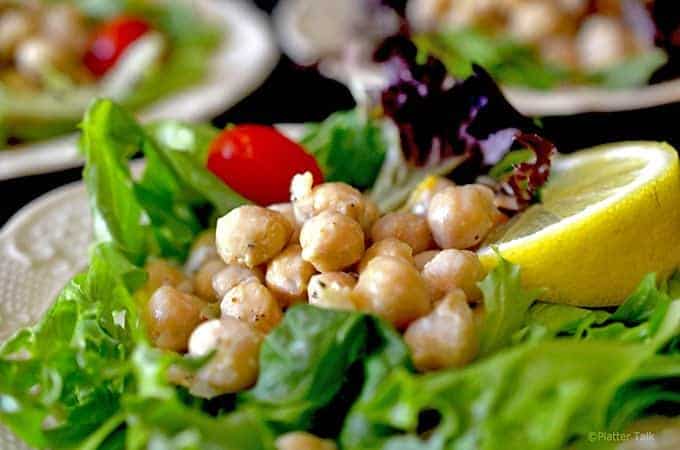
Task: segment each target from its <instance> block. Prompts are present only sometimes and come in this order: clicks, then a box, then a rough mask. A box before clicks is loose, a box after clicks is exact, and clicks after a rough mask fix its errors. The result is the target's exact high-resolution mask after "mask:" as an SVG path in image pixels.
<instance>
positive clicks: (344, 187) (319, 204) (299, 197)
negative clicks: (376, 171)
mask: <svg viewBox="0 0 680 450" xmlns="http://www.w3.org/2000/svg"><path fill="white" fill-rule="evenodd" d="M312 183H313V178H312V175H311V174H310V173H309V172H305V173H304V174H302V175H296V176H295V177H293V181H292V182H291V199H292V203H293V208H294V211H295V217H296V218H297V221H298V222H300V223H304V222H306V221H307V220H309V219H311V218H312V217H314V216H316V215H318V214H320V213H322V212H324V211H335V212H337V213H340V214H342V215H345V216H347V217H350V218H352V219H354V220H357V221H360V220H361V219H362V218H363V216H364V209H365V204H364V201H365V199H364V196H363V195H362V194H361V192H359V191H358V190H356V189H355V188H353V187H352V186H350V185H349V184H345V183H324V184H320V185H319V186H316V187H315V188H312Z"/></svg>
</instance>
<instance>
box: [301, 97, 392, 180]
mask: <svg viewBox="0 0 680 450" xmlns="http://www.w3.org/2000/svg"><path fill="white" fill-rule="evenodd" d="M300 144H302V145H303V146H304V147H305V149H306V150H307V151H308V152H309V153H311V154H312V155H314V157H315V158H316V160H317V162H318V163H319V165H320V166H321V170H322V171H323V173H324V178H325V180H326V181H344V182H346V183H349V184H351V185H353V186H356V187H358V188H360V189H367V188H370V187H371V186H373V184H374V183H375V180H376V178H377V177H378V173H379V172H380V168H381V167H382V165H383V162H384V160H385V155H386V153H387V150H386V147H387V143H386V142H385V138H384V137H383V133H382V124H381V122H380V121H379V120H377V119H373V118H371V117H368V116H367V115H366V114H364V113H363V111H361V110H359V109H355V110H352V111H345V112H337V113H335V114H333V115H331V116H330V117H328V118H327V119H326V120H325V121H323V122H322V123H318V124H311V125H308V126H307V131H306V133H305V135H304V136H303V137H302V139H300Z"/></svg>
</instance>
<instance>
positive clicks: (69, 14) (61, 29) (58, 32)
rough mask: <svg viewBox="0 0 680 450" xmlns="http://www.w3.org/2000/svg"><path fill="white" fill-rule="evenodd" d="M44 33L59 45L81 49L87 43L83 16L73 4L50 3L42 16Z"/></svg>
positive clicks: (74, 49)
mask: <svg viewBox="0 0 680 450" xmlns="http://www.w3.org/2000/svg"><path fill="white" fill-rule="evenodd" d="M41 25H42V30H41V31H42V33H43V34H44V35H45V36H46V37H47V38H49V39H50V40H53V41H54V42H55V43H56V44H57V45H60V46H62V47H66V48H68V49H69V50H72V51H80V50H81V49H83V48H84V47H85V45H86V43H87V34H86V33H85V24H84V21H83V17H82V15H81V14H80V12H79V11H78V9H77V8H75V7H74V6H73V5H68V4H55V5H50V6H49V7H48V8H47V11H45V13H44V14H43V17H42V24H41Z"/></svg>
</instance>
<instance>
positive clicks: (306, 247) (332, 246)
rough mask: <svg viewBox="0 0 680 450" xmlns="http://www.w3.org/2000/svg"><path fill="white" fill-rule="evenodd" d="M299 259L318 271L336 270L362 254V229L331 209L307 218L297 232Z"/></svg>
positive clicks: (356, 259)
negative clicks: (299, 246) (300, 246)
mask: <svg viewBox="0 0 680 450" xmlns="http://www.w3.org/2000/svg"><path fill="white" fill-rule="evenodd" d="M300 244H301V245H302V259H304V260H305V261H308V262H310V263H311V264H312V265H313V266H314V267H315V268H316V270H318V271H319V272H336V271H339V270H342V269H344V268H346V267H349V266H351V265H352V264H354V263H356V262H358V261H359V260H360V259H361V256H362V255H363V254H364V232H363V231H362V230H361V226H360V225H359V223H357V222H356V221H355V220H353V219H351V218H349V217H347V216H345V215H343V214H340V213H337V212H333V211H324V212H322V213H321V214H319V215H317V216H314V217H313V218H311V219H309V220H308V221H307V222H305V224H304V225H303V226H302V231H301V232H300Z"/></svg>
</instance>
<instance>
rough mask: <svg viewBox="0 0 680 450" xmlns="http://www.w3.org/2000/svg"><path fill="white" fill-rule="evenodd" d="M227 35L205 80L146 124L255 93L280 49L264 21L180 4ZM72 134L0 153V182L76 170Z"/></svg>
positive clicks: (157, 108) (246, 7) (248, 8)
mask: <svg viewBox="0 0 680 450" xmlns="http://www.w3.org/2000/svg"><path fill="white" fill-rule="evenodd" d="M183 1H186V2H190V3H191V4H192V7H195V8H196V9H197V11H198V13H199V14H200V15H202V16H204V17H206V19H208V20H210V21H211V22H213V23H215V24H216V25H217V26H221V27H223V29H224V30H225V31H226V32H225V36H224V40H223V42H222V44H221V46H220V47H219V48H218V49H217V50H216V52H215V55H214V57H213V61H212V66H211V68H210V69H209V70H208V74H209V75H208V77H207V79H206V80H204V81H203V82H202V83H201V84H198V85H195V86H192V87H190V88H188V89H185V90H183V91H181V92H178V93H176V94H173V95H171V96H169V97H165V98H163V99H161V100H159V101H157V102H155V103H154V104H153V105H151V106H150V107H148V108H145V109H143V110H142V111H141V112H140V113H139V115H140V117H141V118H143V119H144V120H156V119H161V118H174V119H178V120H186V121H202V120H208V119H210V118H212V117H214V116H216V115H218V114H220V113H221V112H223V111H224V110H225V109H227V108H229V107H231V106H233V105H234V104H236V103H237V102H238V101H239V100H241V99H243V98H245V97H246V96H247V95H248V94H249V93H250V92H252V91H253V90H254V89H256V88H257V87H258V86H259V85H260V84H261V83H262V82H263V81H264V80H265V79H266V77H267V76H268V75H269V74H270V72H271V71H272V69H273V68H274V65H275V64H276V61H277V59H278V55H279V54H278V50H277V46H276V41H275V39H274V36H273V33H272V31H271V29H270V26H269V22H268V18H267V17H266V15H265V14H264V13H262V12H260V11H259V10H258V9H257V8H255V7H254V6H252V5H251V3H250V2H246V1H245V0H227V1H224V0H183ZM76 139H77V137H76V136H75V135H70V136H65V137H61V138H56V139H49V140H47V141H41V142H37V143H34V144H30V145H24V146H19V147H17V148H13V149H10V150H1V151H0V180H6V179H10V178H14V177H19V176H25V175H35V174H40V173H46V172H52V171H56V170H62V169H67V168H70V167H76V166H78V165H80V164H82V159H81V157H80V155H79V153H78V150H77V148H76V145H75V143H76Z"/></svg>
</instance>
